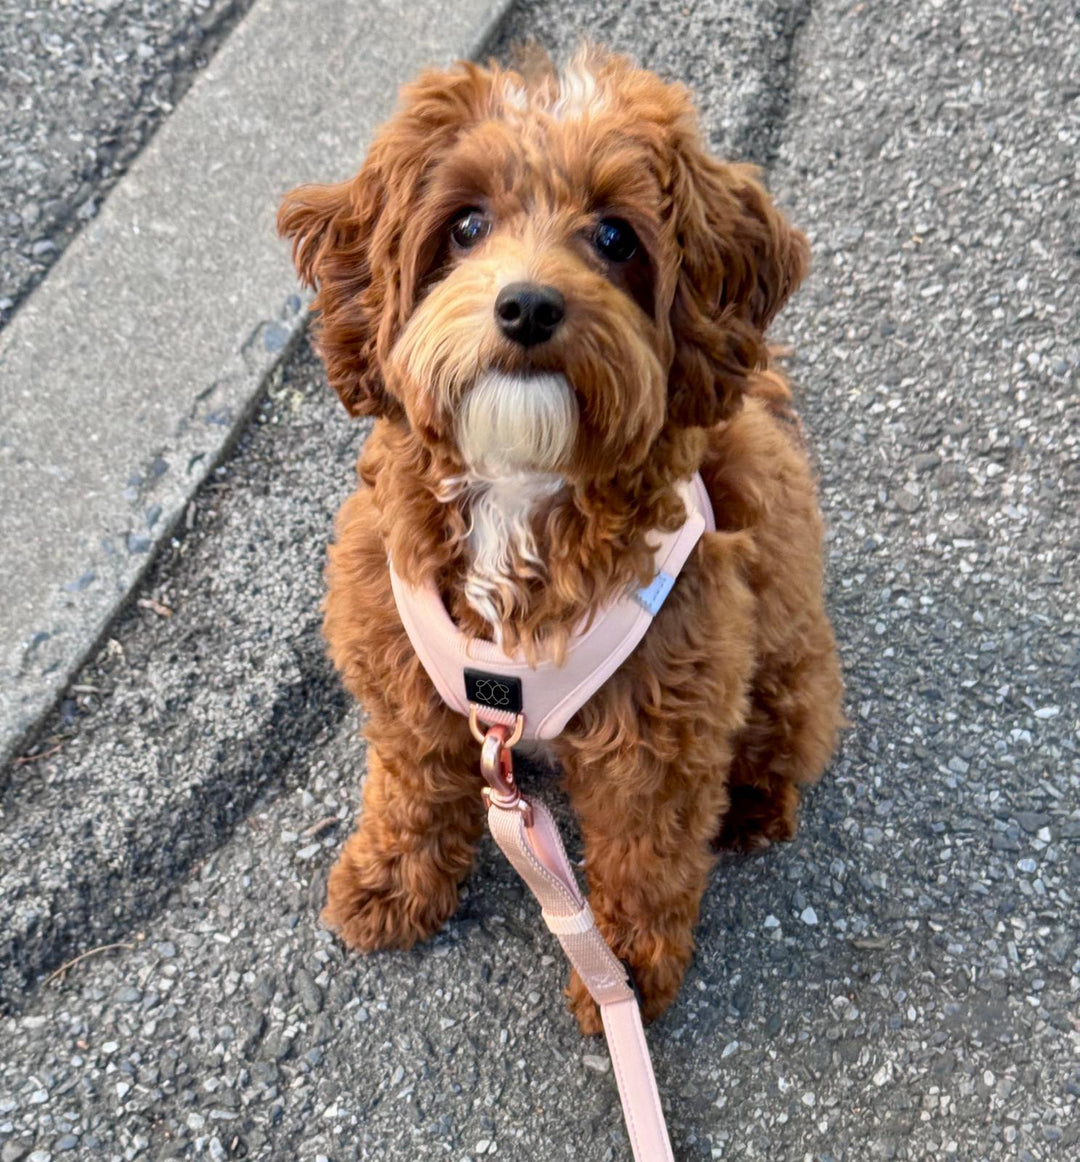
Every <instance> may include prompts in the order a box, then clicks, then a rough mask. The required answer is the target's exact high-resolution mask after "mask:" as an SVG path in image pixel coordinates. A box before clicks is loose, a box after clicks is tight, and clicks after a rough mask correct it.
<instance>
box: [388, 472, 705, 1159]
mask: <svg viewBox="0 0 1080 1162" xmlns="http://www.w3.org/2000/svg"><path fill="white" fill-rule="evenodd" d="M679 490H680V495H681V496H682V498H683V501H684V503H685V505H686V511H687V518H686V521H685V523H684V524H683V525H682V527H681V528H679V529H677V530H676V531H675V532H672V533H658V534H656V535H657V537H658V538H659V545H658V547H657V550H656V554H655V558H654V561H655V572H654V576H653V580H652V582H651V584H649V585H648V586H647V587H646V588H645V589H639V590H638V591H637V592H635V593H632V594H628V595H627V596H625V597H623V598H620V599H619V600H617V601H614V602H612V603H611V604H610V605H609V606H607V607H606V608H605V609H603V610H602V611H601V612H600V613H599V614H598V615H597V616H596V618H595V619H594V621H593V623H592V624H591V625H590V626H589V627H588V628H587V629H585V630H583V631H579V632H578V633H575V634H574V636H573V637H572V638H571V641H570V645H569V647H568V649H567V654H566V661H565V664H564V665H562V666H556V665H555V664H554V663H553V662H552V661H551V660H550V659H541V660H540V661H539V663H538V664H537V665H536V666H535V667H530V666H529V664H528V663H527V662H526V661H525V660H524V659H522V658H520V657H512V656H508V655H507V654H505V653H504V652H503V651H502V650H501V649H499V647H498V646H496V645H493V644H492V643H490V642H482V641H474V640H473V639H471V638H467V637H466V636H465V635H464V634H463V633H461V631H460V630H459V629H458V628H457V626H455V625H454V623H453V621H452V620H451V619H450V615H449V614H448V613H447V611H446V607H445V606H444V605H443V603H442V599H441V598H440V597H439V593H438V590H437V589H436V587H435V585H434V584H429V585H428V586H426V587H423V588H413V587H412V586H409V585H406V584H405V583H404V582H403V581H402V580H401V578H400V577H399V576H398V575H397V573H395V572H394V568H393V565H392V564H391V566H390V580H391V584H392V585H393V589H394V600H395V601H396V602H397V608H398V614H399V615H400V617H401V621H402V624H403V625H404V626H405V631H406V633H408V635H409V640H410V641H411V642H412V644H413V648H414V649H415V650H416V653H417V656H418V657H419V659H420V661H421V663H422V664H423V666H424V669H425V670H427V672H428V676H429V677H430V678H431V681H432V682H433V683H434V685H435V688H436V689H437V690H438V692H439V694H440V695H441V696H442V698H443V700H444V701H445V702H446V704H447V705H448V706H450V707H451V708H452V709H454V710H456V711H458V713H460V714H466V715H468V716H469V721H470V724H471V726H472V730H473V734H474V735H475V736H476V739H477V741H478V742H480V744H481V752H480V770H481V773H482V774H483V776H484V778H485V780H486V781H487V783H488V786H487V787H485V788H484V798H485V800H486V802H487V809H488V811H487V817H488V827H489V829H490V830H491V834H492V836H493V837H494V838H495V841H496V842H497V843H498V845H499V847H500V848H502V850H503V852H504V854H505V855H506V857H507V858H508V859H509V860H510V862H511V863H512V864H513V866H514V868H515V869H516V870H517V871H518V873H519V874H520V875H521V877H522V879H524V880H525V882H526V884H527V885H528V886H529V888H530V890H531V891H532V893H533V895H535V896H536V898H537V900H538V901H539V902H540V907H541V915H542V916H543V919H544V923H545V924H546V925H547V926H548V928H549V929H550V931H551V932H552V933H553V934H554V935H555V936H556V937H557V938H558V940H559V943H560V944H561V945H562V947H563V951H564V952H565V953H566V955H567V957H568V959H569V960H570V962H571V963H572V964H573V966H574V968H575V969H577V972H578V975H579V976H580V977H581V979H582V982H583V983H584V985H585V987H586V988H587V989H588V991H589V995H590V996H591V997H592V998H593V1000H594V1001H596V1003H597V1004H598V1005H599V1006H600V1015H601V1018H602V1020H603V1022H604V1033H605V1036H606V1037H607V1043H608V1050H609V1052H610V1054H611V1060H612V1064H613V1066H614V1070H615V1079H616V1082H617V1084H618V1087H619V1098H620V1100H621V1102H622V1108H623V1118H624V1120H625V1122H626V1128H627V1132H628V1134H629V1137H630V1144H631V1146H632V1148H633V1151H634V1158H635V1160H636V1162H673V1155H672V1152H671V1143H670V1141H669V1139H668V1133H667V1126H666V1125H665V1123H664V1112H663V1109H662V1107H661V1105H660V1095H659V1092H658V1090H657V1087H656V1078H655V1077H654V1075H653V1070H652V1062H651V1061H650V1060H649V1050H648V1046H647V1045H646V1043H645V1032H644V1030H643V1028H642V1024H641V1011H640V1009H639V1008H638V1003H637V1000H636V998H635V996H634V993H633V990H632V989H631V986H630V982H629V980H628V979H627V973H626V969H625V967H624V965H623V964H622V963H621V962H620V961H619V960H618V959H617V958H616V957H615V954H614V953H613V952H612V951H611V949H610V948H609V947H608V944H607V942H606V941H605V940H604V938H603V936H601V934H600V931H599V929H598V928H597V927H596V921H595V920H594V918H593V914H592V911H591V910H590V908H589V905H588V903H587V901H586V900H585V898H584V897H583V896H582V894H581V890H580V888H579V887H578V884H577V879H576V877H575V876H574V873H573V871H572V870H571V868H570V864H569V861H568V860H567V858H566V852H565V850H564V849H563V845H562V840H561V839H560V837H559V832H558V828H557V827H556V825H555V821H554V820H553V819H552V817H551V814H550V812H549V811H548V810H547V808H546V807H545V806H544V805H543V804H542V803H539V802H535V801H532V800H529V799H526V798H525V796H524V795H522V794H521V792H520V790H519V789H518V787H517V784H516V783H515V781H514V768H513V760H512V758H511V750H512V748H513V746H514V744H515V743H516V742H517V741H518V740H519V739H520V738H523V737H526V738H538V739H549V738H555V737H556V736H557V735H558V734H559V733H561V731H562V730H563V728H564V727H565V726H566V724H567V722H569V720H570V719H571V718H572V717H573V716H574V715H575V714H576V713H577V711H578V710H580V709H581V707H582V706H584V705H585V703H586V702H587V701H588V700H589V698H591V697H592V695H593V694H595V693H596V691H597V690H598V689H599V688H600V687H601V686H602V685H603V683H604V682H606V681H607V679H608V678H610V677H611V675H612V674H614V673H615V671H616V670H617V669H618V668H619V666H620V665H621V664H622V663H623V662H624V661H625V660H626V659H627V658H628V657H629V656H630V654H631V653H632V652H633V650H634V647H635V646H636V645H637V644H638V643H639V642H640V641H641V639H642V638H643V637H644V636H645V631H646V630H647V629H648V628H649V625H650V624H651V623H652V619H653V618H654V617H655V616H656V614H657V613H658V612H659V610H660V607H661V606H662V605H663V603H664V600H665V599H666V598H667V596H668V594H669V593H670V592H671V590H672V588H673V586H674V584H675V579H676V578H677V577H678V575H679V573H680V571H681V570H682V567H683V565H684V564H685V563H686V560H687V558H688V557H689V556H690V553H691V552H692V551H693V549H694V546H695V545H696V544H697V543H698V541H699V540H700V539H701V536H702V534H703V533H704V532H705V531H706V530H709V531H711V530H713V529H714V528H715V523H714V519H713V511H712V505H711V504H710V502H709V496H708V493H707V492H706V491H705V485H704V483H703V482H702V479H701V477H700V475H695V476H694V477H693V479H692V480H689V481H686V482H684V483H683V484H681V485H680V486H679ZM481 667H482V668H481ZM481 723H484V724H486V727H487V728H486V729H483V728H482V727H481Z"/></svg>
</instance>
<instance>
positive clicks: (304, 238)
mask: <svg viewBox="0 0 1080 1162" xmlns="http://www.w3.org/2000/svg"><path fill="white" fill-rule="evenodd" d="M492 84H493V75H492V73H491V72H490V71H489V70H485V69H481V68H479V67H477V66H476V65H473V64H466V63H462V64H459V65H457V66H455V67H453V68H451V69H449V70H445V71H439V70H429V71H427V72H425V73H422V74H421V75H420V76H419V77H418V78H417V79H416V80H415V81H414V82H413V83H412V84H411V85H408V86H406V87H405V88H404V89H403V90H402V94H401V104H400V107H399V109H398V111H397V112H396V113H395V114H394V116H393V117H391V119H390V120H389V121H388V122H387V123H386V124H385V125H384V126H383V127H382V128H381V129H380V130H379V132H378V134H377V135H376V138H375V140H374V141H373V142H372V145H371V149H370V150H369V152H368V156H367V160H366V161H365V163H364V166H363V169H361V171H360V173H359V174H358V175H357V176H356V177H355V178H353V179H352V180H351V181H346V182H340V183H338V184H337V185H329V186H300V187H299V188H298V189H295V190H293V191H292V192H291V193H289V194H286V196H285V198H284V200H283V201H282V203H281V208H280V209H279V211H278V232H279V233H280V234H283V235H284V236H286V237H288V238H291V239H292V244H293V261H294V262H295V263H296V269H297V271H298V272H299V274H300V277H301V278H302V279H303V280H304V282H305V283H307V284H308V285H309V286H313V287H316V288H317V289H318V293H317V294H316V296H315V300H314V302H313V303H312V309H313V310H315V311H317V312H318V315H319V318H318V322H317V324H316V343H317V346H318V350H319V354H320V355H321V356H322V359H323V362H324V363H325V364H326V373H327V376H328V377H329V379H330V383H331V384H332V385H333V387H334V388H335V389H336V390H337V393H338V395H340V396H341V400H342V402H343V403H344V404H345V406H346V408H348V410H349V412H350V413H351V414H352V415H354V416H365V415H380V416H389V417H391V418H400V417H402V416H404V414H405V412H404V408H403V407H402V404H401V402H400V401H399V400H398V399H397V398H396V397H395V396H394V395H392V394H391V393H390V392H389V391H387V388H386V385H385V383H384V382H383V377H382V374H381V372H380V367H381V366H382V363H383V361H384V360H385V359H386V357H387V356H388V355H389V352H390V350H391V348H392V346H393V343H394V340H395V338H396V336H397V334H398V332H399V330H400V328H401V327H402V326H403V325H404V323H405V321H406V319H407V318H408V315H409V313H410V311H411V310H412V307H413V305H414V300H415V297H416V295H417V294H418V292H419V289H420V287H419V279H418V275H419V273H420V271H419V266H420V265H421V264H422V261H423V258H424V255H425V239H424V237H423V233H422V232H423V215H422V214H418V207H419V205H420V202H421V196H422V191H423V186H424V180H425V177H426V175H427V174H428V172H429V170H430V169H431V167H432V166H433V165H434V164H436V163H437V161H438V159H439V158H440V157H441V156H442V154H443V153H444V151H445V150H446V149H447V148H448V147H449V146H450V145H451V144H452V143H453V141H454V139H455V138H456V137H457V135H458V133H459V132H460V131H461V130H462V128H464V127H465V126H466V125H468V124H470V123H471V122H474V121H476V120H477V119H479V118H480V117H482V116H483V115H484V114H485V112H486V111H487V109H488V107H489V105H490V98H491V92H492Z"/></svg>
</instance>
